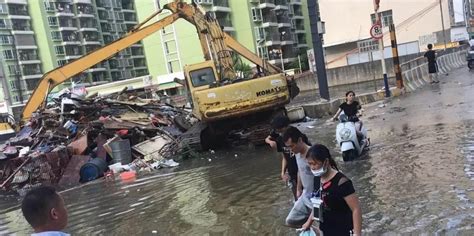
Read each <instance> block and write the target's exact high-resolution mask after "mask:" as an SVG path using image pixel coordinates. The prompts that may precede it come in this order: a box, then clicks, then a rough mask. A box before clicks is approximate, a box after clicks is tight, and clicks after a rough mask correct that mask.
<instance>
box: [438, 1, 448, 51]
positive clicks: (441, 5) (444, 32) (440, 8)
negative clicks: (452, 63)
mask: <svg viewBox="0 0 474 236" xmlns="http://www.w3.org/2000/svg"><path fill="white" fill-rule="evenodd" d="M439 10H440V12H441V27H442V28H443V40H444V50H446V48H447V43H446V31H445V29H444V14H443V3H442V2H441V0H439Z"/></svg>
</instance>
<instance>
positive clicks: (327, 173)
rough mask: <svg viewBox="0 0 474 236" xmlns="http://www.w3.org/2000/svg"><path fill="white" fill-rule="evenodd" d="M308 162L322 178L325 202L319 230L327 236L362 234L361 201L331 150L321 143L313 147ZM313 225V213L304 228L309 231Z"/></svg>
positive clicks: (308, 154)
mask: <svg viewBox="0 0 474 236" xmlns="http://www.w3.org/2000/svg"><path fill="white" fill-rule="evenodd" d="M306 160H307V161H308V164H309V166H310V168H311V171H312V172H313V174H314V176H320V178H321V188H320V190H319V191H320V194H317V195H319V196H321V200H322V202H323V203H322V204H321V205H322V208H323V214H322V219H323V221H322V222H320V224H319V229H320V230H321V231H322V232H323V234H324V235H325V236H327V235H329V236H331V235H337V236H339V235H350V234H351V233H353V235H360V234H361V230H362V229H361V228H362V212H361V209H360V205H359V199H358V197H357V195H356V194H355V190H354V186H353V185H352V181H351V180H350V179H348V178H347V177H346V176H345V175H344V174H342V173H341V172H339V170H338V168H337V164H336V162H335V161H334V159H332V157H331V154H330V153H329V149H328V148H327V147H326V146H324V145H321V144H316V145H313V146H312V147H311V148H310V149H309V150H308V153H307V155H306ZM312 223H313V214H311V216H310V217H309V218H308V220H307V221H306V223H305V224H304V225H303V229H305V230H306V229H309V227H310V226H311V225H312Z"/></svg>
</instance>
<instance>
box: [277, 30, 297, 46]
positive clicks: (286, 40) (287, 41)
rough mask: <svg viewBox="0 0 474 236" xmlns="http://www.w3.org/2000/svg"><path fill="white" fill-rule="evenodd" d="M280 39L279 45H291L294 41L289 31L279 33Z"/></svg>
mask: <svg viewBox="0 0 474 236" xmlns="http://www.w3.org/2000/svg"><path fill="white" fill-rule="evenodd" d="M280 41H281V45H292V44H294V43H295V40H294V35H292V34H291V33H290V32H289V31H285V33H284V34H282V33H280Z"/></svg>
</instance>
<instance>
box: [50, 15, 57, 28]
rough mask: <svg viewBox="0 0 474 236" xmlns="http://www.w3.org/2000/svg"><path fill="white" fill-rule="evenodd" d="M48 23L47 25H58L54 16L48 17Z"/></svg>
mask: <svg viewBox="0 0 474 236" xmlns="http://www.w3.org/2000/svg"><path fill="white" fill-rule="evenodd" d="M48 24H49V26H58V18H56V17H54V16H50V17H48Z"/></svg>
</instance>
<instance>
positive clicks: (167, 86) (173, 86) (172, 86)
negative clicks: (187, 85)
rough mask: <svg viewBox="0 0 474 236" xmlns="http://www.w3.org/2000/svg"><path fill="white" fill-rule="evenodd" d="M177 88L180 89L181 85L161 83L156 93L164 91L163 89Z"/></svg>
mask: <svg viewBox="0 0 474 236" xmlns="http://www.w3.org/2000/svg"><path fill="white" fill-rule="evenodd" d="M177 87H182V85H181V84H178V83H176V82H168V83H162V84H159V85H158V91H161V90H165V89H172V88H177Z"/></svg>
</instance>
